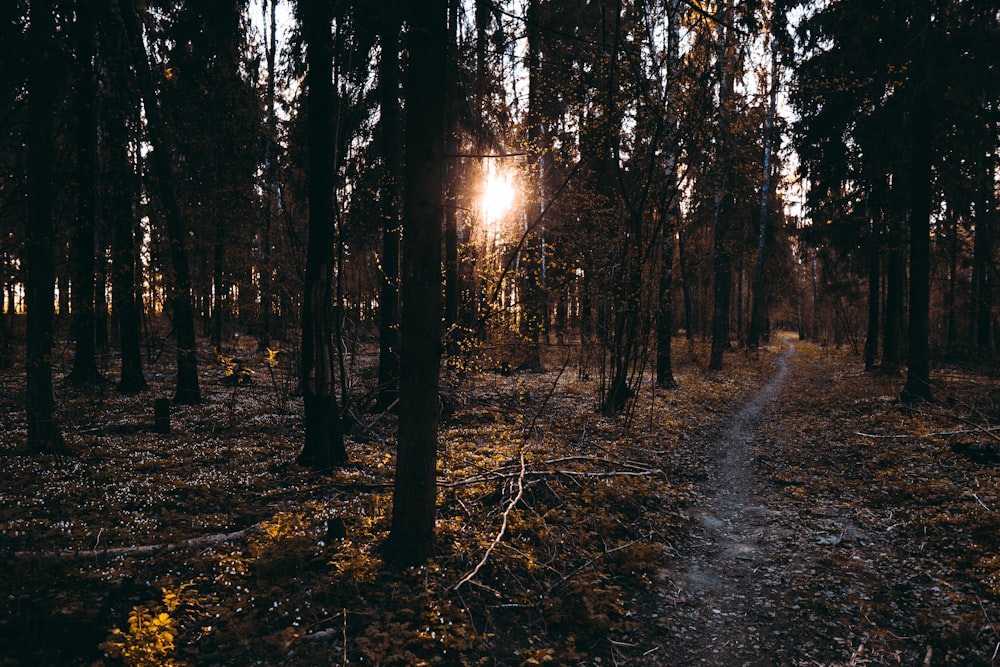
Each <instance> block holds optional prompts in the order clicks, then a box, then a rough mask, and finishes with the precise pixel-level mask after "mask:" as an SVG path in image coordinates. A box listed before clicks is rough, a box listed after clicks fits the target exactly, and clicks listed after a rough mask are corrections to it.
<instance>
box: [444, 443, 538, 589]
mask: <svg viewBox="0 0 1000 667" xmlns="http://www.w3.org/2000/svg"><path fill="white" fill-rule="evenodd" d="M525 449H527V448H526V447H521V473H520V475H519V476H518V478H517V495H515V496H514V497H513V498H511V500H510V502H509V503H508V504H507V508H506V509H505V510H504V511H503V520H502V521H501V522H500V530H499V531H498V532H497V535H496V537H494V538H493V542H491V543H490V546H489V547H487V548H486V553H484V554H483V557H482V559H481V560H480V561H479V563H477V564H476V566H475V567H474V568H472V571H471V572H469V573H468V574H467V575H465V576H464V577H462V578H461V579H459V581H458V583H456V584H455V585H454V586H452V587H451V588H452V590H458V589H459V587H460V586H461V585H462V584H464V583H466V582H468V581H471V580H472V578H473V577H475V576H476V575H477V574H479V570H481V569H482V568H483V566H484V565H486V561H488V560H489V558H490V554H491V553H492V552H493V549H495V548H496V546H497V545H498V544H500V540H502V539H503V536H504V533H505V532H507V522H508V520H509V518H510V513H511V512H513V511H514V508H515V507H516V506H517V504H518V503H519V502H521V497H522V496H523V495H524V474H525V472H526V468H527V465H526V464H525V462H524V451H525Z"/></svg>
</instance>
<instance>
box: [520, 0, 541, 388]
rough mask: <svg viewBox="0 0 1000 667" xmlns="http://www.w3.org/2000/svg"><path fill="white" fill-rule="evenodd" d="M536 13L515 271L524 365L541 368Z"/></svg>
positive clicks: (530, 26) (529, 52)
mask: <svg viewBox="0 0 1000 667" xmlns="http://www.w3.org/2000/svg"><path fill="white" fill-rule="evenodd" d="M539 12H540V8H539V0H530V2H529V4H528V8H527V19H526V23H527V25H526V30H527V49H526V53H525V60H526V63H525V68H526V69H527V70H528V111H527V142H528V151H529V153H530V157H529V166H528V172H527V175H526V185H525V187H526V191H525V196H524V224H525V225H526V229H525V234H526V236H525V242H524V250H523V252H522V253H521V257H522V261H521V262H520V264H521V267H520V271H518V273H517V276H518V297H519V300H520V304H519V305H520V319H519V330H520V333H521V335H522V336H523V337H524V338H525V339H526V340H527V345H528V356H527V359H526V360H525V361H524V363H523V366H524V367H525V368H529V369H533V370H537V369H539V368H541V365H542V362H541V356H540V351H539V343H540V340H539V339H540V334H541V331H542V318H543V317H544V316H545V312H544V308H543V307H542V305H541V301H542V299H543V294H542V286H541V253H542V250H541V248H542V244H541V239H540V229H538V228H537V225H536V223H538V221H539V220H540V218H541V214H542V174H541V171H542V146H541V137H542V122H543V119H542V110H541V85H542V82H541V77H542V62H541V60H542V52H541V49H542V44H541V39H542V36H541V35H542V31H541V26H540V25H539V20H540V17H539ZM527 226H535V227H536V228H528V227H527Z"/></svg>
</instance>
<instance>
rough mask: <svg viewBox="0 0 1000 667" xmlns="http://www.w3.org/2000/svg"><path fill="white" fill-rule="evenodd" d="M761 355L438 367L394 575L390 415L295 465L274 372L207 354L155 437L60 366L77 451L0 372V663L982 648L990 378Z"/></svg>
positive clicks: (282, 387) (128, 401)
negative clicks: (610, 375) (30, 442)
mask: <svg viewBox="0 0 1000 667" xmlns="http://www.w3.org/2000/svg"><path fill="white" fill-rule="evenodd" d="M677 347H678V348H682V347H683V346H681V345H678V346H677ZM786 347H787V344H786V342H785V341H782V340H778V341H776V342H775V344H774V345H773V346H772V347H770V348H768V349H766V350H764V351H762V352H761V353H760V354H759V355H756V356H749V355H746V354H744V353H735V354H731V355H729V356H728V357H727V369H726V371H724V373H723V374H716V373H710V372H708V371H706V370H704V365H703V360H704V359H706V358H707V351H706V350H705V349H704V345H701V344H694V345H689V346H688V347H687V348H686V349H678V350H677V353H676V354H675V358H676V359H675V363H676V368H675V375H676V377H677V380H678V383H679V384H680V386H681V389H679V390H675V391H661V390H651V389H649V388H648V387H649V385H648V384H647V385H646V386H647V389H645V390H643V392H644V393H643V394H641V395H640V396H638V397H637V400H636V402H635V407H634V408H633V411H632V413H630V415H629V416H628V417H627V418H606V417H601V416H599V415H598V409H597V407H598V404H597V395H596V389H595V381H594V380H593V379H591V378H588V377H586V376H587V373H586V372H585V371H587V370H589V369H576V368H569V369H567V367H566V364H564V363H563V360H564V358H565V357H564V354H563V352H562V351H561V350H559V349H555V350H553V351H551V352H550V353H549V354H550V357H551V358H549V359H547V363H546V368H547V369H548V370H547V371H546V372H542V373H513V374H498V373H491V372H488V371H485V370H482V369H479V368H467V367H463V368H460V369H456V368H454V367H450V368H449V369H448V370H446V372H445V375H444V376H443V383H442V384H443V386H444V387H445V388H446V391H447V394H446V396H445V399H446V403H447V404H448V406H449V411H448V413H447V414H446V416H445V419H444V421H443V423H442V428H441V443H440V448H439V449H440V451H439V479H440V497H439V514H438V555H437V557H436V558H435V560H434V561H433V563H430V564H428V565H426V566H424V567H422V568H414V569H411V570H406V571H403V572H393V571H387V570H386V569H385V568H383V566H382V564H381V561H380V560H379V558H378V556H377V547H378V545H379V543H380V541H381V540H382V539H384V537H385V536H386V534H387V531H388V527H389V512H390V510H391V482H392V469H393V464H394V455H393V447H392V445H393V437H394V436H393V424H392V420H393V418H392V416H391V415H380V414H375V413H374V412H372V413H369V412H366V410H365V407H366V406H357V407H356V408H355V410H356V414H354V416H355V417H356V418H355V419H354V424H355V426H354V428H353V430H352V432H351V433H350V434H349V436H348V440H347V445H348V452H349V454H350V457H351V461H352V463H351V464H350V465H349V466H347V467H345V468H343V469H339V470H335V471H332V472H330V473H329V474H317V473H313V472H310V471H308V470H306V469H303V468H300V467H298V466H296V465H295V464H294V462H293V461H294V458H295V455H296V454H297V453H298V449H299V446H300V443H301V442H302V430H301V429H302V425H301V417H300V415H301V405H300V400H299V399H297V398H296V397H295V396H294V392H289V391H288V386H289V385H290V384H291V383H290V381H289V378H288V376H289V375H290V374H291V373H292V371H293V369H291V368H289V367H287V366H278V367H277V368H275V367H274V366H273V364H267V361H268V360H267V359H265V358H261V359H260V360H258V363H259V364H260V366H261V368H260V369H259V370H257V372H256V375H255V376H249V377H251V378H252V379H251V380H250V381H247V382H245V383H241V384H233V385H228V384H225V383H223V382H222V380H223V379H224V377H225V376H224V369H221V368H219V369H210V371H209V372H215V373H216V375H217V376H218V378H217V380H218V381H215V382H213V380H212V378H209V379H208V380H207V381H206V391H205V395H206V399H207V400H206V402H205V403H204V404H203V405H201V406H195V407H179V406H176V407H174V408H173V412H174V414H173V415H172V416H173V422H172V427H173V428H172V432H171V433H170V434H169V435H161V434H156V433H153V432H152V424H151V413H152V398H153V397H155V396H167V395H169V393H170V390H171V387H170V373H169V369H158V370H159V371H160V372H159V374H155V373H153V374H151V389H150V390H149V391H148V392H146V393H144V394H142V395H140V396H138V397H120V396H117V395H116V394H115V393H114V391H113V389H111V388H109V387H104V388H101V389H100V390H98V391H94V392H77V391H75V390H72V389H70V388H68V387H64V386H62V385H57V386H58V390H57V391H58V392H59V401H60V405H61V406H62V407H61V411H60V418H61V419H62V421H63V426H64V429H65V430H66V432H67V435H68V438H69V441H70V443H71V444H72V446H73V449H74V450H75V451H76V452H77V455H76V456H73V457H61V458H58V457H52V456H41V457H40V456H27V455H25V452H24V451H23V449H22V447H23V439H24V424H23V412H22V411H21V407H20V405H19V403H18V401H19V397H20V393H19V392H18V391H16V390H15V389H16V388H17V387H18V383H19V382H23V380H22V379H21V376H20V375H19V374H18V373H19V371H17V370H15V371H14V372H11V373H6V372H5V373H6V374H5V375H4V376H3V377H0V382H2V383H3V389H4V391H3V394H2V397H0V400H2V401H3V402H4V403H5V405H4V406H3V408H4V409H3V411H2V413H3V423H2V424H0V427H2V428H3V430H4V432H5V433H6V434H7V436H6V437H5V439H4V441H3V444H2V445H0V448H2V451H3V456H4V459H5V461H4V468H5V469H4V475H3V477H2V478H0V540H2V542H0V545H2V546H0V559H2V560H3V565H4V572H5V573H6V574H5V576H4V577H3V578H2V579H0V594H2V595H4V596H5V599H6V600H8V601H9V605H8V609H9V610H10V611H9V613H8V614H6V615H5V617H4V618H3V619H2V620H0V639H2V640H3V642H2V643H3V646H4V648H3V658H4V664H10V665H18V664H25V665H28V664H63V665H74V664H75V665H92V664H106V665H112V664H128V665H139V664H143V665H145V664H178V665H180V664H188V665H200V664H233V663H239V664H247V665H255V664H256V665H271V664H275V665H277V664H283V665H295V664H301V665H311V664H373V665H420V664H424V665H434V664H440V665H538V664H546V663H548V664H587V665H590V664H636V665H675V664H748V665H771V664H774V665H829V666H833V665H882V664H885V665H894V664H903V665H908V664H935V665H937V664H963V665H964V664H968V665H995V664H1000V663H998V662H997V655H996V647H997V646H1000V625H998V621H1000V610H998V605H997V601H998V598H1000V556H998V553H1000V550H998V545H1000V535H998V533H1000V514H998V509H1000V484H998V469H997V466H996V465H995V464H990V463H989V462H988V458H987V459H986V460H987V462H985V463H984V462H980V461H977V460H976V459H975V457H976V456H980V457H982V456H987V457H988V452H989V451H990V450H989V448H988V447H986V446H983V445H982V444H981V443H983V442H989V441H991V440H992V437H991V436H990V434H991V433H995V432H996V431H995V427H996V424H997V423H998V422H1000V410H998V409H997V403H998V402H1000V401H998V396H997V393H996V390H995V384H994V382H993V380H992V378H991V377H989V376H987V375H984V374H983V373H982V372H981V370H977V369H969V368H958V367H947V368H942V369H940V372H939V373H937V374H936V377H941V378H942V380H941V381H940V382H941V383H942V387H941V388H940V392H939V393H940V394H941V395H942V397H943V399H942V401H941V402H940V403H938V404H933V405H927V406H920V407H916V408H914V407H906V408H904V407H903V406H900V405H899V404H898V403H897V402H896V401H895V399H894V397H895V396H896V395H897V394H898V390H899V388H900V385H901V380H900V379H899V378H887V377H882V376H878V375H866V374H863V373H861V372H860V371H859V370H858V361H857V359H856V358H855V357H852V356H849V355H847V354H845V353H841V352H839V351H834V350H830V349H827V348H819V347H816V346H812V345H809V344H805V343H800V342H796V343H795V348H796V349H795V354H794V356H793V357H783V355H784V354H785V353H784V350H785V349H786ZM244 356H246V355H244ZM272 356H273V355H272ZM271 361H272V362H273V361H274V359H273V358H272V359H271ZM285 363H286V364H287V361H286V362H285ZM784 364H787V376H786V377H785V378H784V380H783V382H782V383H781V387H778V388H776V389H775V393H774V395H773V396H771V395H768V396H764V397H763V398H760V397H761V394H762V388H764V387H767V386H768V385H767V382H768V379H769V378H773V377H774V376H775V373H776V371H778V370H779V369H781V368H783V367H784V366H783V365H784ZM247 365H248V366H250V365H251V364H249V363H248V364H247ZM779 390H780V391H779ZM755 397H758V398H757V401H758V405H757V408H756V411H755V412H754V413H753V414H752V415H749V416H748V417H747V418H746V419H745V420H744V421H743V422H742V423H740V424H737V426H735V427H734V425H733V424H734V422H733V420H732V417H733V416H734V415H737V414H738V413H739V412H740V410H741V408H743V406H746V405H748V404H753V403H754V400H755ZM734 428H735V429H736V431H733V429H734ZM727 429H728V430H727ZM734 438H736V439H738V440H739V443H738V446H737V447H735V448H734V447H733V446H732V444H733V439H734ZM966 451H968V452H976V454H975V455H974V456H967V455H963V452H966ZM979 452H987V453H986V454H979ZM720 660H723V661H724V662H720Z"/></svg>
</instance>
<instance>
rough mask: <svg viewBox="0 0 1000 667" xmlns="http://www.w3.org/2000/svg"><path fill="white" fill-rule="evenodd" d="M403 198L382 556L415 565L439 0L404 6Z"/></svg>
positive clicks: (436, 344) (428, 408) (433, 251)
mask: <svg viewBox="0 0 1000 667" xmlns="http://www.w3.org/2000/svg"><path fill="white" fill-rule="evenodd" d="M409 10H410V15H409V25H410V33H409V34H410V44H409V53H410V60H409V67H408V70H407V86H406V160H405V164H406V167H405V196H404V204H403V247H402V271H403V275H402V306H403V308H402V330H401V334H402V337H401V348H400V383H399V436H398V439H399V442H398V452H397V456H396V477H395V491H394V493H393V501H392V527H391V529H390V533H389V537H388V539H387V541H386V543H385V545H384V547H385V549H384V553H385V556H386V558H387V560H388V561H389V562H392V563H395V564H398V565H404V566H405V565H415V564H418V563H421V562H423V561H425V560H426V559H427V558H428V557H430V556H431V555H432V554H433V551H434V518H435V510H436V500H437V479H436V472H435V469H436V464H437V431H438V409H439V405H438V403H439V399H438V373H439V368H440V361H441V225H442V218H443V214H442V207H441V201H442V200H441V198H442V194H443V193H442V187H443V177H444V172H443V170H444V155H443V153H444V113H445V109H444V99H445V98H444V93H445V90H446V79H445V62H446V47H447V39H448V36H447V19H448V16H447V11H448V6H447V1H446V0H421V1H419V2H411V3H410V4H409Z"/></svg>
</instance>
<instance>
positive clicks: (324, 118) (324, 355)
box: [298, 0, 347, 469]
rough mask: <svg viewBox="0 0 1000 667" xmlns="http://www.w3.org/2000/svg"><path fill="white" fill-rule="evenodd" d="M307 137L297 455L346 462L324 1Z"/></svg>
mask: <svg viewBox="0 0 1000 667" xmlns="http://www.w3.org/2000/svg"><path fill="white" fill-rule="evenodd" d="M299 10H300V11H301V12H302V30H303V35H304V37H305V42H306V62H307V65H308V73H307V75H306V85H307V95H308V97H307V98H306V103H307V114H308V116H307V118H308V126H307V136H308V141H309V162H308V175H309V239H308V243H307V248H306V273H305V283H304V285H303V289H304V295H303V303H302V365H301V372H302V396H303V403H304V407H305V428H306V434H305V445H304V446H303V448H302V452H301V453H300V454H299V457H298V461H299V463H301V464H303V465H308V466H312V467H315V468H318V469H325V468H330V467H331V466H334V465H340V464H343V463H345V462H346V461H347V451H346V450H345V448H344V437H343V432H342V429H341V421H340V407H339V406H338V405H337V394H336V392H335V390H334V387H335V385H334V379H335V369H334V364H335V363H336V353H335V350H334V348H333V326H334V323H333V316H334V312H333V304H334V267H335V263H336V248H335V241H336V239H335V234H334V215H335V210H336V205H335V202H334V176H335V174H336V170H335V150H336V145H335V136H334V125H333V119H334V105H335V93H334V88H333V67H332V64H333V55H334V54H333V37H332V35H331V23H332V20H333V16H332V7H331V5H330V3H329V2H326V1H325V0H304V1H303V2H302V3H301V4H300V5H299Z"/></svg>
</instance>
